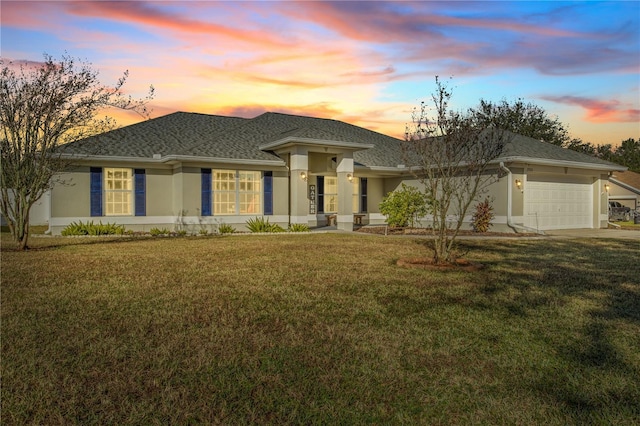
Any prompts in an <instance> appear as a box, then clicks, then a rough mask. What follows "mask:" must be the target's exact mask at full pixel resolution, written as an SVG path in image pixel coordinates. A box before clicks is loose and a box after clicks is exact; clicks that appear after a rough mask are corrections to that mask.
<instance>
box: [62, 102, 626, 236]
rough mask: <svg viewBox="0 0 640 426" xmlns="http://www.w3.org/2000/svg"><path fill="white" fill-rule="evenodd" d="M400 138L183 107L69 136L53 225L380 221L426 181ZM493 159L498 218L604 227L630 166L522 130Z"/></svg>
mask: <svg viewBox="0 0 640 426" xmlns="http://www.w3.org/2000/svg"><path fill="white" fill-rule="evenodd" d="M401 143H402V141H401V140H399V139H396V138H392V137H389V136H385V135H383V134H380V133H376V132H373V131H370V130H367V129H364V128H361V127H357V126H353V125H351V124H347V123H344V122H340V121H336V120H329V119H320V118H312V117H302V116H294V115H286V114H278V113H265V114H262V115H260V116H258V117H255V118H253V119H245V118H237V117H222V116H214V115H203V114H194V113H184V112H177V113H174V114H169V115H166V116H163V117H159V118H156V119H153V120H148V121H144V122H141V123H138V124H134V125H131V126H127V127H124V128H121V129H118V130H114V131H112V132H108V133H104V134H102V135H98V136H96V137H93V138H89V139H86V140H84V141H81V142H76V143H74V144H71V145H69V146H68V149H67V151H66V152H67V154H68V155H72V156H73V157H74V158H75V160H74V161H75V163H76V164H77V166H76V167H74V168H73V169H72V170H70V171H68V172H67V173H64V174H63V175H62V176H61V178H62V179H63V180H64V181H66V183H67V184H66V185H56V186H55V187H54V188H53V190H52V193H51V208H50V214H51V217H50V222H49V224H50V229H51V231H52V232H53V233H54V234H58V233H60V231H61V230H62V229H63V228H64V227H65V226H67V225H68V224H69V223H70V222H73V221H90V220H94V221H96V222H97V221H103V222H110V223H119V224H123V225H125V227H126V228H128V229H133V230H146V231H148V230H149V229H150V228H153V227H160V228H162V227H165V228H169V229H175V228H180V229H187V230H190V231H193V232H197V231H198V229H199V228H201V227H205V228H208V227H214V226H215V225H216V224H220V223H226V224H230V225H233V226H235V227H236V228H237V229H238V230H241V229H243V228H244V226H245V223H246V221H247V219H249V218H253V217H256V216H266V217H268V218H269V220H270V222H271V223H278V224H281V225H282V226H284V227H286V226H287V225H288V224H290V223H304V224H307V225H309V226H310V227H316V226H325V225H326V224H327V223H332V224H334V223H335V225H336V226H337V228H338V229H343V230H351V229H353V226H354V222H355V223H362V224H382V223H384V221H385V217H384V216H383V215H382V214H380V212H379V204H380V202H381V201H382V199H383V197H384V196H385V195H386V194H387V193H389V192H390V191H393V190H395V189H396V188H398V187H399V186H400V184H401V183H402V182H406V183H407V184H410V185H414V186H420V184H419V182H418V181H417V180H416V179H415V177H413V176H412V175H411V173H410V171H409V170H408V168H407V167H406V166H405V165H404V164H403V163H404V162H403V160H402V153H401ZM495 170H496V171H499V176H500V177H499V179H497V181H496V182H495V183H494V184H492V186H491V187H490V191H489V194H488V196H489V197H492V199H493V207H494V212H495V214H496V217H495V219H494V222H493V223H494V227H493V228H492V229H493V230H502V231H507V230H509V229H511V230H520V229H525V228H530V229H537V230H547V229H561V228H600V227H606V225H607V193H606V191H605V184H607V182H608V177H609V174H610V173H612V172H620V171H623V170H625V168H624V167H622V166H618V165H615V164H612V163H609V162H606V161H603V160H600V159H597V158H594V157H590V156H587V155H584V154H580V153H577V152H574V151H569V150H566V149H563V148H560V147H557V146H554V145H551V144H548V143H544V142H541V141H537V140H534V139H531V138H526V137H523V136H514V138H513V139H512V140H511V142H510V143H509V144H507V146H506V149H505V151H504V155H503V156H502V157H501V158H500V159H499V161H496V163H495ZM470 214H471V212H470Z"/></svg>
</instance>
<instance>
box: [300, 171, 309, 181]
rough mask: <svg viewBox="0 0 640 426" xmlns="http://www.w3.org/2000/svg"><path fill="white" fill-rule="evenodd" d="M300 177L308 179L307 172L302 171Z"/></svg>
mask: <svg viewBox="0 0 640 426" xmlns="http://www.w3.org/2000/svg"><path fill="white" fill-rule="evenodd" d="M300 179H302V180H303V181H305V182H306V181H307V174H306V173H305V172H300Z"/></svg>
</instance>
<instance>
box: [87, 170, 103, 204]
mask: <svg viewBox="0 0 640 426" xmlns="http://www.w3.org/2000/svg"><path fill="white" fill-rule="evenodd" d="M90 174H91V183H90V201H89V203H90V204H91V216H102V168H101V167H91V171H90Z"/></svg>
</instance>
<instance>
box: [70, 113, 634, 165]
mask: <svg viewBox="0 0 640 426" xmlns="http://www.w3.org/2000/svg"><path fill="white" fill-rule="evenodd" d="M511 136H513V137H512V138H511V141H510V142H509V143H508V144H507V145H506V147H505V150H504V152H503V155H502V156H501V158H504V159H518V160H519V161H521V160H523V159H529V160H531V161H536V160H547V161H558V162H573V163H579V164H583V165H585V164H586V165H592V166H594V167H596V168H603V167H604V168H611V169H614V170H623V169H624V168H622V167H620V166H617V165H614V164H612V163H609V162H607V161H604V160H601V159H599V158H595V157H591V156H588V155H586V154H582V153H578V152H575V151H570V150H568V149H564V148H561V147H558V146H555V145H552V144H550V143H546V142H542V141H539V140H536V139H532V138H529V137H525V136H521V135H515V134H511ZM287 138H292V139H295V138H300V139H307V140H315V141H328V142H335V143H348V144H349V146H353V147H356V148H357V147H358V145H362V150H358V151H355V152H354V154H353V156H354V161H355V162H356V163H358V164H361V165H364V166H366V167H371V168H394V169H397V166H398V165H400V164H403V163H404V161H403V157H402V150H401V144H402V141H401V140H400V139H396V138H393V137H390V136H387V135H383V134H381V133H377V132H374V131H371V130H368V129H365V128H362V127H358V126H354V125H352V124H348V123H345V122H342V121H338V120H332V119H325V118H315V117H304V116H298V115H289V114H280V113H273V112H268V113H264V114H262V115H259V116H257V117H255V118H251V119H247V118H239V117H225V116H219V115H207V114H197V113H186V112H176V113H173V114H169V115H165V116H163V117H158V118H155V119H152V120H147V121H143V122H140V123H137V124H133V125H130V126H126V127H122V128H120V129H116V130H113V131H110V132H107V133H103V134H101V135H97V136H94V137H91V138H87V139H85V140H82V141H78V142H74V143H71V144H69V145H67V146H66V147H65V152H66V153H70V154H83V155H87V156H91V155H104V156H111V157H129V158H132V159H150V158H153V156H154V154H160V155H161V156H162V157H165V156H188V157H201V158H203V160H206V159H229V160H250V161H258V162H259V161H274V160H275V161H281V159H280V158H279V157H278V156H277V155H275V154H274V153H272V152H269V151H265V150H261V149H260V146H263V145H269V144H272V143H276V142H278V141H282V140H285V139H287ZM371 145H373V147H372V148H370V146H371ZM616 167H617V168H616Z"/></svg>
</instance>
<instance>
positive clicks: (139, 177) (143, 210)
mask: <svg viewBox="0 0 640 426" xmlns="http://www.w3.org/2000/svg"><path fill="white" fill-rule="evenodd" d="M146 188H147V175H146V172H145V170H144V169H134V170H133V189H134V198H135V200H134V204H135V206H136V216H146V215H147V195H146Z"/></svg>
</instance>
